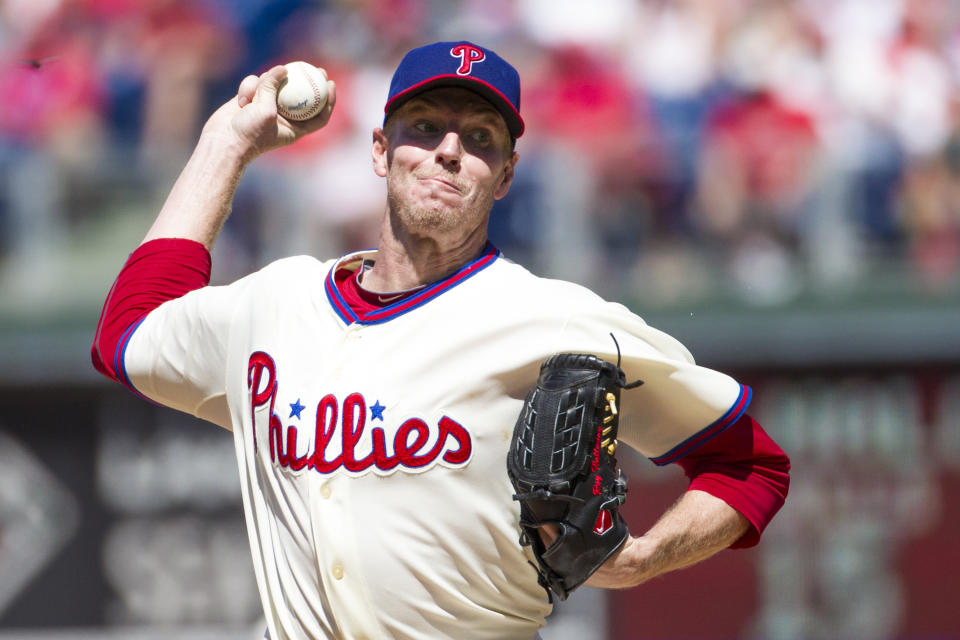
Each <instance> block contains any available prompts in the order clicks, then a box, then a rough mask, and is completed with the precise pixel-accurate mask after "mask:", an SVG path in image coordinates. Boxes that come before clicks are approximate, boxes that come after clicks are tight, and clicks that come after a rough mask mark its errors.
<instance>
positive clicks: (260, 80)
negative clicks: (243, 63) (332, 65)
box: [203, 65, 337, 159]
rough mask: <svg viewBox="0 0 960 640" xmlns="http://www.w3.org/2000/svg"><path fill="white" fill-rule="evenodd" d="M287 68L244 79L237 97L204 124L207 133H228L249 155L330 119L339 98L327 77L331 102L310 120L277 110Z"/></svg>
mask: <svg viewBox="0 0 960 640" xmlns="http://www.w3.org/2000/svg"><path fill="white" fill-rule="evenodd" d="M286 74H287V69H286V68H285V67H284V66H283V65H278V66H275V67H273V68H272V69H270V70H269V71H267V72H266V73H264V74H262V75H260V76H255V75H250V76H247V77H246V78H244V79H243V81H242V82H241V83H240V88H239V90H238V91H237V97H236V99H235V100H230V101H229V102H227V103H226V104H224V105H223V106H222V107H220V109H218V110H217V111H216V113H214V114H213V115H212V116H211V117H210V119H209V120H208V121H207V124H206V125H205V126H204V129H203V132H204V134H205V135H222V136H227V137H229V139H230V140H231V142H232V143H234V144H237V145H238V146H239V148H240V150H241V152H242V153H243V154H244V156H245V157H247V158H248V159H253V158H254V157H256V156H258V155H260V154H262V153H265V152H267V151H270V150H271V149H276V148H279V147H283V146H286V145H288V144H292V143H293V142H296V141H297V140H299V139H300V138H302V137H303V136H305V135H307V134H310V133H313V132H314V131H317V130H318V129H320V128H322V127H323V126H325V125H326V124H327V122H328V121H329V120H330V115H331V114H332V113H333V108H334V105H335V104H336V101H337V94H336V84H335V83H334V82H333V81H332V80H328V81H327V92H328V97H327V104H326V105H325V106H324V107H323V109H321V111H320V113H318V114H317V115H316V116H314V117H312V118H310V119H308V120H299V121H297V120H288V119H286V118H284V117H283V116H281V115H280V114H279V113H278V111H277V92H278V90H279V88H280V85H281V83H282V82H283V80H284V78H286Z"/></svg>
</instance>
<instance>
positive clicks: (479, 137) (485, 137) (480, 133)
mask: <svg viewBox="0 0 960 640" xmlns="http://www.w3.org/2000/svg"><path fill="white" fill-rule="evenodd" d="M492 137H493V136H491V135H490V132H489V131H487V130H486V129H477V130H475V131H471V132H470V139H471V140H473V141H474V142H476V143H478V144H487V143H489V142H490V140H491V139H492Z"/></svg>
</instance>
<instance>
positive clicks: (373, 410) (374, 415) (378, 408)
mask: <svg viewBox="0 0 960 640" xmlns="http://www.w3.org/2000/svg"><path fill="white" fill-rule="evenodd" d="M384 409H386V407H385V406H383V405H382V404H380V401H379V400H377V402H376V403H375V404H374V405H373V406H372V407H370V420H379V421H380V422H383V410H384Z"/></svg>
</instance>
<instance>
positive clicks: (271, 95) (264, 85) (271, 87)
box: [253, 64, 287, 109]
mask: <svg viewBox="0 0 960 640" xmlns="http://www.w3.org/2000/svg"><path fill="white" fill-rule="evenodd" d="M286 77H287V68H286V67H285V66H283V65H282V64H280V65H277V66H275V67H273V68H272V69H270V70H269V71H267V72H266V73H264V74H263V75H261V76H260V81H259V82H258V83H257V91H256V93H255V94H254V96H253V100H254V101H256V102H260V103H263V104H266V105H268V106H270V107H272V108H274V109H276V108H277V92H278V91H279V90H280V84H281V83H282V82H283V81H284V80H285V79H286Z"/></svg>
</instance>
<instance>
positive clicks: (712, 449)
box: [677, 414, 790, 548]
mask: <svg viewBox="0 0 960 640" xmlns="http://www.w3.org/2000/svg"><path fill="white" fill-rule="evenodd" d="M677 464H679V465H680V466H681V467H683V470H684V472H685V473H686V474H687V477H688V478H690V486H689V487H688V490H690V489H699V490H700V491H705V492H706V493H709V494H710V495H713V496H715V497H717V498H720V499H721V500H723V501H724V502H726V503H727V504H729V505H730V506H731V507H733V508H734V509H736V510H737V511H739V512H740V513H741V514H743V516H744V517H745V518H746V519H747V520H748V521H749V522H750V528H749V529H748V530H747V532H746V533H745V534H744V535H743V536H742V537H741V538H740V539H739V540H737V541H736V542H735V543H733V544H732V545H731V547H730V548H744V547H751V546H753V545H755V544H757V543H758V542H759V541H760V535H761V534H762V533H763V530H764V529H765V528H766V526H767V524H768V523H769V522H770V520H771V519H773V516H774V515H775V514H776V513H777V511H779V510H780V507H782V506H783V503H784V500H785V499H786V497H787V491H788V489H789V487H790V459H789V458H788V457H787V455H786V454H785V453H784V452H783V450H782V449H781V448H780V447H779V446H778V445H777V443H776V442H774V441H773V439H772V438H770V436H769V435H767V433H766V432H765V431H764V430H763V427H761V426H760V423H758V422H757V421H756V420H754V419H753V418H752V417H750V416H749V415H747V414H744V415H743V416H742V417H741V418H740V419H739V420H737V421H736V422H735V423H734V424H732V425H731V426H730V427H729V428H727V429H726V430H724V431H723V432H722V433H720V434H718V435H717V436H715V437H714V438H712V439H710V440H709V441H708V442H705V443H704V444H703V445H701V446H700V447H698V448H697V449H695V450H694V451H691V452H690V453H689V454H687V455H686V456H685V457H683V458H681V459H680V460H678V461H677Z"/></svg>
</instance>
